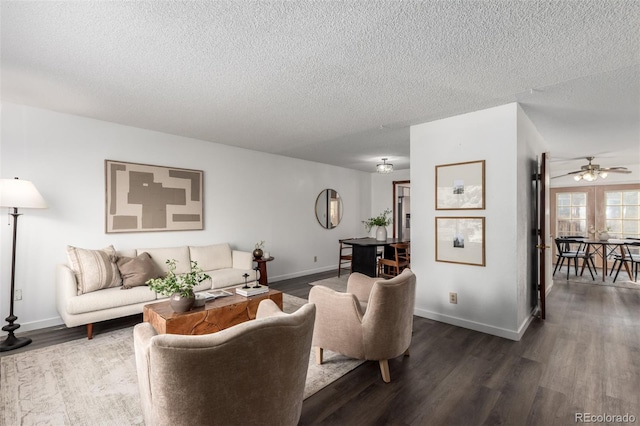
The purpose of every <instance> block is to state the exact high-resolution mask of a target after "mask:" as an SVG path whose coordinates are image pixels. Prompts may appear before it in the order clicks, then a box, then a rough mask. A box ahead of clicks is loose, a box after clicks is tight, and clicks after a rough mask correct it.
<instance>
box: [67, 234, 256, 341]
mask: <svg viewBox="0 0 640 426" xmlns="http://www.w3.org/2000/svg"><path fill="white" fill-rule="evenodd" d="M144 252H146V253H148V254H149V255H150V256H151V259H152V260H153V262H154V264H155V265H156V267H157V268H158V271H159V272H160V273H166V272H167V265H166V263H165V262H166V260H167V259H175V260H176V261H177V262H176V274H181V273H185V272H188V271H189V269H190V268H191V261H192V260H193V261H196V262H198V266H199V267H200V268H202V269H203V271H204V272H206V273H207V274H208V275H209V276H211V279H210V280H209V279H208V280H205V281H203V282H202V283H200V284H199V285H198V286H196V287H195V288H194V291H196V292H202V291H206V290H211V289H219V288H226V287H233V286H237V285H240V284H244V282H245V278H244V276H243V275H244V274H249V277H250V278H249V281H253V280H255V277H256V272H255V271H254V269H253V255H252V253H251V252H244V251H238V250H232V249H231V247H230V246H229V244H227V243H224V244H214V245H208V246H182V247H169V248H152V249H134V250H127V251H120V252H117V253H116V255H117V256H125V257H136V256H138V255H140V254H141V253H144ZM165 298H166V297H165V296H163V295H160V294H156V293H155V292H154V291H152V290H150V289H149V287H148V286H146V285H143V286H136V287H131V288H129V289H126V290H125V289H123V288H122V286H121V285H120V286H118V287H110V288H104V289H100V290H97V291H91V292H88V293H84V294H80V291H79V290H78V281H77V279H76V273H75V272H74V270H73V269H72V266H71V265H68V264H59V265H57V270H56V306H57V308H58V313H59V314H60V316H61V317H62V320H63V321H64V323H65V325H66V326H67V327H76V326H79V325H85V324H86V325H87V337H88V338H89V339H91V338H92V337H93V323H96V322H99V321H105V320H109V319H114V318H119V317H123V316H128V315H134V314H138V313H141V312H142V307H143V306H144V305H146V304H149V303H152V302H154V301H156V300H160V299H165Z"/></svg>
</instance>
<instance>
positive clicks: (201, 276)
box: [146, 259, 211, 312]
mask: <svg viewBox="0 0 640 426" xmlns="http://www.w3.org/2000/svg"><path fill="white" fill-rule="evenodd" d="M165 263H166V264H167V265H168V268H169V272H167V275H165V276H164V277H163V278H153V279H150V280H148V281H147V282H146V284H148V285H149V288H150V289H151V290H153V291H155V292H156V293H160V294H162V295H164V296H169V304H170V305H171V308H172V309H173V310H174V311H176V312H187V311H188V310H189V309H191V308H192V307H193V303H194V302H195V300H196V297H195V294H194V293H193V287H195V286H196V285H198V284H200V283H201V282H202V281H204V280H206V279H209V278H211V277H210V276H209V275H207V274H205V273H204V272H203V271H202V268H200V267H199V266H198V262H196V261H194V260H192V261H191V271H190V272H188V273H186V274H180V275H176V260H175V259H169V260H167V261H166V262H165Z"/></svg>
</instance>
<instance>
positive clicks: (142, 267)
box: [117, 252, 160, 290]
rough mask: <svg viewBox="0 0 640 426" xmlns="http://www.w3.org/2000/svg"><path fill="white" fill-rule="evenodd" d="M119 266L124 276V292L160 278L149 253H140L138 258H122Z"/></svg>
mask: <svg viewBox="0 0 640 426" xmlns="http://www.w3.org/2000/svg"><path fill="white" fill-rule="evenodd" d="M117 264H118V269H119V270H120V275H121V276H122V289H123V290H124V289H129V288H132V287H136V286H139V285H145V283H146V282H147V280H150V279H152V278H158V277H159V276H160V274H159V273H158V270H157V268H156V265H155V263H153V260H151V256H149V253H147V252H144V253H140V254H139V255H138V256H137V257H120V258H118V262H117Z"/></svg>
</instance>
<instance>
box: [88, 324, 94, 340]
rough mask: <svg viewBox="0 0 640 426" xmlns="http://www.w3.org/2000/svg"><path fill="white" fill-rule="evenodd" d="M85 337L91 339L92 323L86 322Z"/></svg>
mask: <svg viewBox="0 0 640 426" xmlns="http://www.w3.org/2000/svg"><path fill="white" fill-rule="evenodd" d="M87 339H88V340H91V339H93V323H89V324H87Z"/></svg>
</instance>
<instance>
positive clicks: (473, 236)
mask: <svg viewBox="0 0 640 426" xmlns="http://www.w3.org/2000/svg"><path fill="white" fill-rule="evenodd" d="M484 235H485V218H484V217H483V216H478V217H471V216H469V217H442V216H438V217H436V238H435V240H436V262H447V263H461V264H464V265H475V266H486V263H485V243H484V241H485V238H484Z"/></svg>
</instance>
